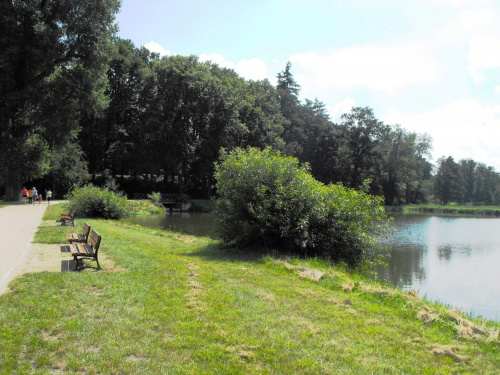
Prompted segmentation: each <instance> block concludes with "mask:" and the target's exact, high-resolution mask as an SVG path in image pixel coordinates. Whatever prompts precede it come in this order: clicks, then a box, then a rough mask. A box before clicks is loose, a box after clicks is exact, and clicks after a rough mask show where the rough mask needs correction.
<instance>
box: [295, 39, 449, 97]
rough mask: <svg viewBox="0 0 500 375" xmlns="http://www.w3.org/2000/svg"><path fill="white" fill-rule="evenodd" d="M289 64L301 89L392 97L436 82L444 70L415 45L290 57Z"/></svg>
mask: <svg viewBox="0 0 500 375" xmlns="http://www.w3.org/2000/svg"><path fill="white" fill-rule="evenodd" d="M290 60H291V62H292V63H293V64H294V68H299V69H300V70H301V73H300V76H301V77H304V81H301V84H302V85H303V88H304V89H305V90H307V91H313V92H318V91H320V90H326V89H331V88H363V87H364V88H369V89H372V90H379V91H385V92H390V93H393V92H395V91H397V90H400V89H402V88H405V87H408V86H413V85H417V84H421V83H434V82H437V81H439V79H440V77H441V74H442V70H443V69H442V67H441V65H440V63H439V62H438V61H437V60H436V59H435V58H434V57H433V56H432V54H431V53H430V52H429V51H427V50H426V48H425V47H424V45H423V44H417V43H409V44H401V45H394V46H364V47H352V48H344V49H339V50H336V51H334V52H332V53H329V54H319V53H316V52H307V53H301V54H295V55H292V56H291V58H290ZM297 77H299V75H297ZM306 77H307V78H306ZM302 82H303V83H302ZM306 86H307V87H306Z"/></svg>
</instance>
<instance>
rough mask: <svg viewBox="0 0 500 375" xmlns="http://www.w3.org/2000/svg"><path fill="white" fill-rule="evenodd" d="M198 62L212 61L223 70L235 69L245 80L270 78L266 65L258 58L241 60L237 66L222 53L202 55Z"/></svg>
mask: <svg viewBox="0 0 500 375" xmlns="http://www.w3.org/2000/svg"><path fill="white" fill-rule="evenodd" d="M198 60H199V61H201V62H205V61H211V62H213V63H215V64H217V65H219V66H220V67H222V68H227V69H234V71H235V72H236V73H238V74H239V75H240V76H242V77H244V78H245V79H253V80H259V79H265V78H268V76H267V69H266V63H265V62H264V61H263V60H261V59H258V58H253V59H250V60H240V61H238V62H237V63H236V64H235V63H234V62H232V61H228V60H226V58H225V57H224V56H223V55H221V54H220V53H211V54H206V53H202V54H201V55H200V56H199V58H198Z"/></svg>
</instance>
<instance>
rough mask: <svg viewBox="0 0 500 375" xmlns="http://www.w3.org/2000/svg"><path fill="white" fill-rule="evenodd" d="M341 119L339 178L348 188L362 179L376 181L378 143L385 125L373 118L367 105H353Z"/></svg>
mask: <svg viewBox="0 0 500 375" xmlns="http://www.w3.org/2000/svg"><path fill="white" fill-rule="evenodd" d="M341 119H342V123H341V124H340V126H339V130H340V131H341V138H340V142H341V144H340V151H339V165H340V168H341V169H340V173H341V175H340V176H339V180H340V181H341V182H342V183H344V184H345V185H346V186H349V187H352V188H357V187H359V186H360V185H361V183H362V182H363V181H364V180H365V179H370V180H372V182H373V183H377V180H378V177H377V176H378V170H377V168H378V166H377V163H378V162H379V161H380V153H379V151H380V150H379V145H380V144H381V142H382V140H383V137H384V134H385V133H386V132H387V131H388V128H387V126H386V125H384V124H383V123H382V122H381V121H379V120H378V119H376V118H375V116H374V114H373V110H372V109H371V108H369V107H364V108H363V107H354V108H352V110H351V112H350V113H345V114H343V115H342V116H341ZM377 184H378V183H377ZM372 189H373V185H372ZM376 190H377V191H375V192H376V193H380V192H381V189H376Z"/></svg>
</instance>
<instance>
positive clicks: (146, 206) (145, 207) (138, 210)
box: [129, 200, 165, 216]
mask: <svg viewBox="0 0 500 375" xmlns="http://www.w3.org/2000/svg"><path fill="white" fill-rule="evenodd" d="M129 202H130V204H131V205H132V210H133V212H134V216H146V215H151V214H158V215H160V214H163V213H165V207H163V206H162V205H160V206H157V205H156V204H154V203H153V202H151V201H148V200H139V201H129Z"/></svg>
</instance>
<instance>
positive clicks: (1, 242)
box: [0, 202, 47, 294]
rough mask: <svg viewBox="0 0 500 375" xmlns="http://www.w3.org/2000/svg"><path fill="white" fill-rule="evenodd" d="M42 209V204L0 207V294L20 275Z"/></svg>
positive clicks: (43, 207)
mask: <svg viewBox="0 0 500 375" xmlns="http://www.w3.org/2000/svg"><path fill="white" fill-rule="evenodd" d="M44 203H45V202H44ZM46 208H47V204H46V203H45V204H42V205H41V206H39V205H38V203H37V204H36V205H35V206H33V205H28V204H27V205H23V204H21V205H13V206H7V207H4V208H0V294H3V293H5V292H6V291H7V290H8V285H9V282H10V281H11V280H12V279H13V278H14V277H16V276H18V275H19V274H21V273H22V272H23V270H24V268H25V264H26V261H27V258H28V254H29V252H30V248H31V242H32V241H33V237H34V235H35V232H36V229H37V227H38V225H39V224H40V222H41V220H42V217H43V214H44V212H45V209H46Z"/></svg>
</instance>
